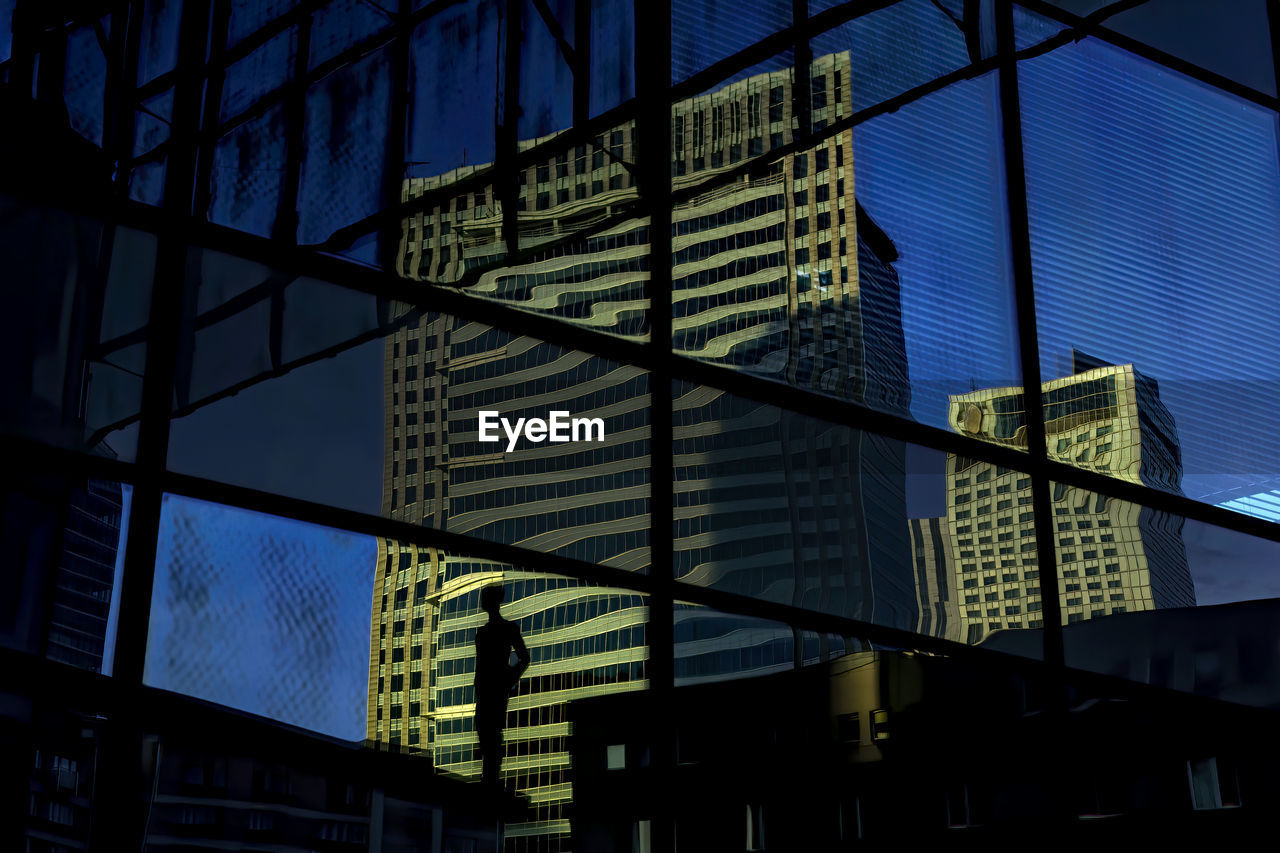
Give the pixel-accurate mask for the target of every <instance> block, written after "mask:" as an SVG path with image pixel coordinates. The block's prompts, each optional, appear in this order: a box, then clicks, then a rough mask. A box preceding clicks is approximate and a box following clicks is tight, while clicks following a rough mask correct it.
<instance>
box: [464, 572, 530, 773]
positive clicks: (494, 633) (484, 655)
mask: <svg viewBox="0 0 1280 853" xmlns="http://www.w3.org/2000/svg"><path fill="white" fill-rule="evenodd" d="M502 597H503V592H502V584H494V585H492V586H486V587H485V588H484V589H482V590H480V606H481V607H482V608H484V610H485V612H487V613H488V614H489V621H488V622H486V623H485V624H484V625H481V626H480V627H479V628H478V629H477V630H476V680H475V693H476V720H475V722H476V735H477V737H478V738H479V740H480V756H481V758H482V759H483V760H484V769H483V772H482V774H481V781H483V782H484V783H486V784H490V785H496V784H498V772H499V771H500V770H501V769H502V729H503V727H504V726H505V725H506V722H507V698H508V697H509V696H510V695H511V693H512V692H513V691H514V690H515V687H516V685H517V684H519V683H520V676H521V675H523V674H524V671H525V670H526V669H528V668H529V650H528V649H527V648H525V645H524V638H523V637H521V636H520V627H519V626H518V625H516V623H515V622H511V621H509V620H506V619H503V618H502V613H501V609H502ZM512 651H515V653H516V661H517V663H516V665H515V666H512V665H511V652H512Z"/></svg>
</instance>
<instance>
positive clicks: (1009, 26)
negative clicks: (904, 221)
mask: <svg viewBox="0 0 1280 853" xmlns="http://www.w3.org/2000/svg"><path fill="white" fill-rule="evenodd" d="M996 45H997V48H998V51H999V55H1000V116H1001V128H1002V133H1003V138H1004V171H1005V193H1006V196H1007V199H1008V204H1009V230H1010V244H1011V248H1012V253H1013V286H1014V295H1015V300H1016V303H1017V323H1018V348H1019V350H1020V355H1021V365H1022V394H1023V402H1024V406H1023V409H1024V412H1025V414H1024V420H1025V422H1026V437H1027V451H1028V455H1027V463H1028V465H1029V467H1030V469H1031V473H1032V475H1033V476H1032V487H1031V488H1032V510H1033V511H1034V513H1035V529H1036V541H1037V543H1038V556H1039V566H1040V598H1041V601H1042V604H1041V607H1042V610H1041V617H1042V619H1043V623H1044V631H1043V636H1044V646H1045V648H1044V656H1045V661H1046V662H1048V663H1049V664H1051V665H1053V666H1061V665H1062V662H1063V657H1062V611H1061V607H1060V604H1059V601H1058V569H1057V559H1056V554H1055V551H1054V545H1055V544H1056V543H1057V537H1056V536H1055V535H1054V533H1053V508H1052V505H1051V504H1050V502H1049V477H1050V474H1049V472H1048V470H1047V469H1046V466H1045V465H1044V463H1045V462H1046V461H1047V459H1048V452H1047V450H1046V447H1045V427H1044V394H1043V388H1042V387H1041V377H1040V346H1039V338H1038V336H1037V331H1036V303H1035V290H1034V285H1033V281H1032V264H1031V233H1030V219H1029V216H1028V213H1027V183H1026V168H1025V163H1024V160H1023V150H1022V114H1021V109H1022V108H1021V102H1020V98H1019V93H1018V65H1017V57H1016V55H1015V54H1016V49H1015V47H1014V31H1013V6H1012V4H1011V2H1010V0H1000V2H999V3H998V4H997V9H996Z"/></svg>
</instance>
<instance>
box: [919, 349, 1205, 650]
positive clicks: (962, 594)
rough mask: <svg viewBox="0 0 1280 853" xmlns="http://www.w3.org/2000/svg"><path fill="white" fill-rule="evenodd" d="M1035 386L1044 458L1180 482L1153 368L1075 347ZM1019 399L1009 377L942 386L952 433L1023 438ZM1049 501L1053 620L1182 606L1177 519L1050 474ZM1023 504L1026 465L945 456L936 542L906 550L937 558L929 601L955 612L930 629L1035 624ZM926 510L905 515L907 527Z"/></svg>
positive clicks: (966, 632)
mask: <svg viewBox="0 0 1280 853" xmlns="http://www.w3.org/2000/svg"><path fill="white" fill-rule="evenodd" d="M1043 388H1044V391H1043V394H1044V397H1043V399H1044V419H1045V433H1046V441H1047V443H1048V451H1049V455H1050V457H1052V458H1054V459H1057V460H1059V461H1062V462H1066V463H1069V464H1072V465H1076V466H1079V467H1083V468H1088V469H1092V470H1095V471H1098V472H1100V473H1105V474H1107V475H1109V476H1113V477H1117V478H1119V479H1122V480H1128V481H1130V482H1133V483H1141V484H1144V485H1148V486H1153V487H1156V488H1160V489H1163V490H1168V491H1174V492H1180V491H1181V490H1180V483H1181V480H1182V459H1181V452H1180V449H1179V446H1178V433H1177V427H1176V426H1175V424H1174V421H1173V415H1172V414H1171V413H1170V412H1169V410H1168V408H1166V407H1165V405H1164V403H1163V402H1161V400H1160V389H1159V385H1158V384H1157V383H1156V381H1155V380H1154V379H1151V378H1150V377H1147V376H1144V375H1143V374H1142V373H1140V372H1139V371H1137V370H1136V369H1135V368H1134V366H1133V365H1132V364H1124V365H1113V364H1107V363H1105V362H1102V361H1100V360H1098V359H1096V358H1093V357H1091V356H1088V355H1085V354H1084V353H1081V352H1078V351H1077V352H1074V353H1073V358H1072V373H1071V375H1069V376H1064V377H1061V378H1059V379H1054V380H1051V381H1048V382H1045V383H1044V386H1043ZM1025 410H1026V406H1025V403H1024V397H1023V393H1022V389H1021V388H992V389H983V390H978V391H973V392H970V393H968V394H958V395H954V396H952V397H951V400H950V412H949V421H950V423H951V425H952V428H953V429H955V430H957V431H958V432H962V433H964V434H967V435H971V436H974V437H976V438H980V439H983V440H985V441H990V442H993V443H999V444H1005V445H1008V446H1010V447H1022V448H1025V447H1026V443H1027V429H1026V411H1025ZM1051 502H1052V506H1053V513H1054V518H1053V528H1054V533H1055V536H1056V539H1057V541H1056V543H1055V546H1054V551H1055V554H1056V559H1057V563H1058V568H1059V574H1060V581H1059V583H1060V588H1059V590H1058V591H1059V594H1060V596H1061V602H1062V612H1063V621H1064V623H1065V624H1070V623H1074V622H1079V621H1081V620H1083V619H1092V618H1098V617H1101V616H1108V615H1111V614H1116V613H1126V612H1132V611H1141V610H1154V609H1163V608H1167V607H1188V606H1194V605H1195V589H1194V586H1193V584H1192V580H1191V573H1190V569H1189V568H1188V564H1187V555H1186V549H1185V546H1184V545H1183V542H1182V520H1181V518H1178V517H1175V516H1171V515H1169V514H1167V513H1162V512H1158V511H1156V510H1152V509H1149V508H1146V507H1140V506H1138V505H1136V504H1131V503H1126V502H1123V501H1116V500H1108V499H1107V498H1106V497H1105V496H1102V495H1098V494H1095V493H1093V492H1089V491H1086V490H1084V489H1080V488H1077V487H1074V486H1067V485H1066V484H1062V483H1057V484H1054V486H1053V492H1052V494H1051ZM1031 503H1032V497H1031V479H1030V477H1029V476H1028V475H1026V474H1023V473H1021V472H1018V471H1015V470H1010V469H1008V468H1004V467H1001V466H998V465H993V464H990V463H987V462H980V461H977V460H973V459H967V458H964V457H960V456H955V455H950V456H948V458H947V516H946V518H945V520H939V521H941V522H942V523H943V524H945V526H946V528H947V530H948V533H949V536H950V541H951V544H950V549H949V551H948V552H945V553H944V552H940V551H938V550H937V549H933V550H932V551H930V552H929V553H928V554H923V555H918V556H921V557H922V559H924V560H925V561H926V562H930V561H931V565H930V566H929V570H930V571H932V572H934V573H935V574H938V573H939V568H940V567H941V573H944V574H947V575H949V577H950V578H951V579H952V584H951V585H950V586H949V587H948V588H945V589H944V588H942V587H941V586H939V588H938V590H937V592H936V595H937V596H938V597H937V598H936V599H935V602H937V603H935V607H937V608H939V609H941V610H945V611H947V612H954V613H956V614H957V616H956V617H955V618H956V619H957V621H956V622H955V624H954V625H952V624H951V623H948V624H946V625H944V626H939V625H938V623H937V622H936V621H935V622H934V623H933V624H931V625H930V626H928V627H929V628H930V633H934V634H936V635H939V636H948V637H950V638H953V639H963V640H966V641H968V642H978V641H979V640H981V639H982V638H983V637H984V636H986V635H987V634H989V633H990V632H992V631H997V630H1001V629H1006V628H1039V627H1041V626H1042V624H1043V621H1042V619H1041V617H1040V611H1041V607H1042V603H1043V599H1042V597H1041V589H1040V566H1039V560H1038V558H1037V556H1036V539H1035V519H1034V515H1033V511H1032V508H1031ZM931 522H932V520H929V519H924V520H916V519H913V520H912V522H911V525H912V527H913V529H914V528H916V527H919V526H921V525H924V524H930V523H931ZM918 588H920V587H919V585H918ZM924 627H925V626H923V625H922V626H921V629H922V630H923V629H924Z"/></svg>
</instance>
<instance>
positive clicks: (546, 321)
mask: <svg viewBox="0 0 1280 853" xmlns="http://www.w3.org/2000/svg"><path fill="white" fill-rule="evenodd" d="M24 197H26V196H25V194H24ZM64 201H65V202H66V203H65V204H63V205H61V206H63V207H66V208H69V209H73V210H78V211H82V212H86V214H87V215H96V216H101V215H110V213H107V212H104V209H103V208H102V206H101V205H97V204H96V203H95V202H94V201H93V200H92V199H88V198H75V199H70V200H64ZM121 210H122V213H121V216H120V218H121V219H122V220H123V221H122V223H121V224H126V225H130V226H132V227H136V228H140V229H142V230H147V231H151V232H153V233H157V234H160V235H165V234H169V233H172V232H173V231H174V230H175V228H177V227H179V226H181V227H184V228H185V227H187V226H186V224H185V223H182V222H175V221H174V220H173V217H170V216H168V214H167V213H165V212H164V211H161V210H157V209H155V208H151V207H149V206H146V205H142V204H138V203H127V204H124V205H123V206H122V208H121ZM191 234H192V241H193V244H194V245H197V246H205V247H208V248H211V249H213V250H216V251H223V252H228V253H231V254H235V255H238V256H240V257H243V258H246V259H249V260H254V261H258V262H261V263H264V264H267V265H270V266H274V267H277V268H286V269H290V270H293V271H294V272H296V273H297V274H298V275H309V276H313V277H316V278H321V279H325V280H327V281H330V282H333V283H335V284H337V285H339V286H342V287H347V288H350V289H354V290H359V291H362V292H365V293H370V294H373V295H377V296H381V297H386V298H390V299H396V300H399V301H403V302H406V303H408V304H411V305H417V306H420V307H425V308H428V309H430V310H439V311H443V312H445V313H451V314H456V315H457V316H459V317H461V318H463V319H476V320H479V321H481V322H485V323H488V324H490V325H494V326H498V327H505V328H511V329H518V330H520V331H521V332H522V333H525V334H529V335H532V336H535V337H541V338H544V339H547V340H557V341H561V342H564V343H566V344H569V345H572V346H574V347H576V348H578V349H581V350H582V351H584V352H589V353H592V354H597V355H600V356H602V357H604V358H609V359H613V360H616V361H628V362H631V363H634V364H637V365H638V366H641V367H645V368H646V369H652V368H653V366H654V361H653V350H652V348H650V347H649V346H647V345H642V344H638V343H636V342H634V341H628V340H625V339H621V338H616V337H613V336H610V335H608V334H605V333H601V332H596V331H593V330H591V329H588V328H585V327H582V326H577V325H574V324H569V323H564V322H562V321H559V320H557V319H555V318H552V317H546V316H540V315H537V314H531V313H527V312H524V311H520V310H519V309H517V308H514V307H512V306H507V305H502V304H500V303H495V302H492V301H487V300H480V299H476V298H474V297H471V296H468V295H466V294H462V293H458V292H456V291H453V290H450V289H443V288H423V287H422V286H421V285H417V284H415V283H412V282H404V281H398V280H394V279H389V278H388V277H387V276H384V275H382V274H381V273H379V272H378V271H376V270H371V269H369V268H367V267H364V266H361V265H359V264H355V263H352V262H349V261H346V260H344V259H340V258H334V257H330V256H325V255H321V254H319V253H316V252H314V251H312V250H310V249H307V248H303V247H287V246H277V245H272V244H271V242H270V241H268V240H265V239H264V238H261V237H257V236H255V235H251V234H245V233H243V232H237V231H235V230H233V229H229V228H224V227H222V226H215V225H209V224H201V223H197V224H196V225H195V226H194V228H193V229H192V231H191ZM673 359H674V360H673V364H674V365H675V375H679V376H681V377H682V378H687V379H690V380H692V381H700V382H703V383H704V384H709V385H715V386H717V387H721V388H723V389H727V390H731V391H733V392H734V393H737V394H742V395H743V396H747V397H751V398H753V399H759V400H761V401H763V402H768V403H770V404H773V405H779V406H781V407H783V408H790V409H794V410H796V411H799V412H801V413H803V414H808V415H811V416H813V417H817V418H820V419H824V420H834V421H838V422H844V423H856V424H859V425H860V426H864V427H866V428H868V429H870V430H871V431H875V432H881V433H888V434H891V435H893V436H895V437H896V438H899V439H901V440H905V441H910V442H913V443H915V444H919V445H921V446H924V447H931V448H934V449H938V450H942V451H945V452H954V453H959V454H963V455H969V456H973V457H975V458H980V459H984V460H986V461H990V462H994V463H996V464H1001V465H1006V466H1008V467H1013V468H1020V469H1027V468H1028V466H1029V465H1030V463H1029V461H1028V459H1027V456H1026V454H1022V453H1018V452H1016V451H1013V450H1010V449H1009V448H1005V447H1001V446H998V445H994V444H989V443H987V442H983V441H979V440H977V439H973V438H969V437H967V436H963V435H960V434H958V433H954V432H951V431H948V430H942V429H938V428H937V427H931V426H926V425H924V424H920V423H918V422H915V421H911V420H907V419H903V418H900V417H897V416H894V415H889V414H886V413H883V412H877V411H875V410H871V409H867V408H865V407H862V406H859V405H857V404H854V403H849V402H845V401H841V400H836V399H830V398H824V397H821V396H820V395H816V394H813V393H811V392H808V391H804V390H802V389H797V388H794V387H790V386H787V385H784V384H780V383H775V382H773V381H771V380H768V379H763V378H760V377H755V376H752V375H750V374H746V373H741V372H738V371H735V370H732V369H730V368H726V367H724V366H721V365H716V364H712V363H706V362H700V361H697V360H694V359H690V358H687V357H684V356H674V357H673ZM1044 464H1045V465H1047V466H1048V470H1049V473H1050V475H1051V476H1053V477H1055V478H1056V479H1058V480H1060V481H1062V482H1065V483H1068V484H1071V485H1076V486H1079V487H1081V488H1085V489H1089V490H1091V491H1095V492H1099V493H1102V494H1107V495H1109V496H1112V497H1116V498H1119V499H1121V500H1126V501H1130V502H1132V503H1138V504H1142V505H1146V506H1150V507H1152V508H1154V509H1159V510H1163V511H1165V512H1170V513H1174V514H1177V515H1182V516H1184V517H1186V518H1189V519H1193V520H1196V521H1201V522H1204V523H1207V524H1212V525H1215V526H1217V527H1222V528H1224V529H1228V530H1234V531H1237V532H1241V533H1246V534H1248V535H1252V536H1256V537H1259V538H1263V539H1268V540H1272V541H1280V525H1278V524H1276V523H1274V522H1269V521H1265V520H1263V519H1260V518H1255V517H1252V516H1247V515H1243V514H1240V513H1236V512H1232V511H1231V510H1228V509H1224V508H1222V507H1216V506H1213V505H1210V504H1205V503H1202V502H1199V501H1196V500H1193V499H1191V498H1187V497H1184V496H1181V495H1175V494H1172V493H1169V492H1161V491H1158V490H1153V489H1151V488H1149V487H1145V486H1141V485H1138V484H1135V483H1129V482H1127V481H1124V480H1118V479H1115V478H1112V477H1107V476H1105V475H1102V474H1098V473H1096V472H1093V471H1088V470H1085V469H1082V468H1075V467H1073V466H1069V465H1066V464H1064V463H1061V462H1057V461H1052V460H1051V461H1048V462H1046V463H1044Z"/></svg>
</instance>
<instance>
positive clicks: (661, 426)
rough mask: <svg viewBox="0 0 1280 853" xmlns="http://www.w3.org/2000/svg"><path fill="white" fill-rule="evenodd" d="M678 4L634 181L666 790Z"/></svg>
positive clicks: (654, 675) (663, 802)
mask: <svg viewBox="0 0 1280 853" xmlns="http://www.w3.org/2000/svg"><path fill="white" fill-rule="evenodd" d="M671 11H672V3H671V0H654V1H653V2H647V3H645V4H644V5H643V12H642V11H641V4H640V3H638V2H637V3H636V28H635V35H634V38H635V46H636V50H635V56H636V69H635V70H636V101H637V105H638V109H637V116H636V142H637V144H636V147H637V149H638V150H637V151H635V152H633V158H632V159H633V160H634V161H635V162H636V164H637V167H638V168H637V170H636V172H635V173H634V175H635V178H636V180H637V183H638V185H639V190H640V199H641V204H642V210H643V211H644V212H647V213H648V216H649V240H650V244H649V253H650V254H649V344H648V348H649V351H650V353H651V363H650V365H649V397H650V408H649V412H650V417H649V436H650V438H649V460H650V461H649V465H650V477H649V495H650V497H649V523H650V532H649V549H650V557H651V559H650V562H649V574H650V579H651V582H652V585H653V592H652V594H651V595H650V597H649V625H648V629H647V630H646V632H645V638H646V642H647V643H648V646H649V662H648V665H649V673H648V674H649V689H650V691H651V693H652V695H653V698H654V707H657V708H662V709H665V710H666V713H662V714H659V715H657V718H656V719H653V720H650V725H651V726H652V740H651V747H650V748H651V750H652V753H651V754H652V758H653V767H654V770H655V771H656V781H657V784H658V786H659V790H670V789H671V788H670V784H671V781H672V774H673V773H674V771H675V763H676V740H677V737H678V733H677V731H676V727H675V719H676V717H677V716H678V713H679V712H678V709H676V708H674V707H672V703H673V702H674V696H673V694H672V691H673V689H674V686H675V612H674V611H675V600H676V593H675V589H676V584H675V542H674V530H673V529H672V520H673V510H672V507H673V503H674V502H673V500H672V495H673V491H674V485H675V484H674V477H673V464H674V450H673V442H674V436H673V430H674V425H673V420H672V379H673V371H672V369H671V341H672V338H671V326H672V322H671V219H672V214H671V162H672V156H673V152H672V150H671V27H672V21H671ZM653 802H654V808H655V810H656V811H655V813H654V814H652V815H650V816H649V817H650V819H651V820H652V821H653V823H652V826H653V839H652V840H653V849H654V850H655V851H658V853H662V851H668V850H674V849H675V829H676V824H675V813H674V809H673V805H674V804H673V803H672V801H671V798H670V797H663V796H658V797H656V798H654V801H653Z"/></svg>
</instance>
